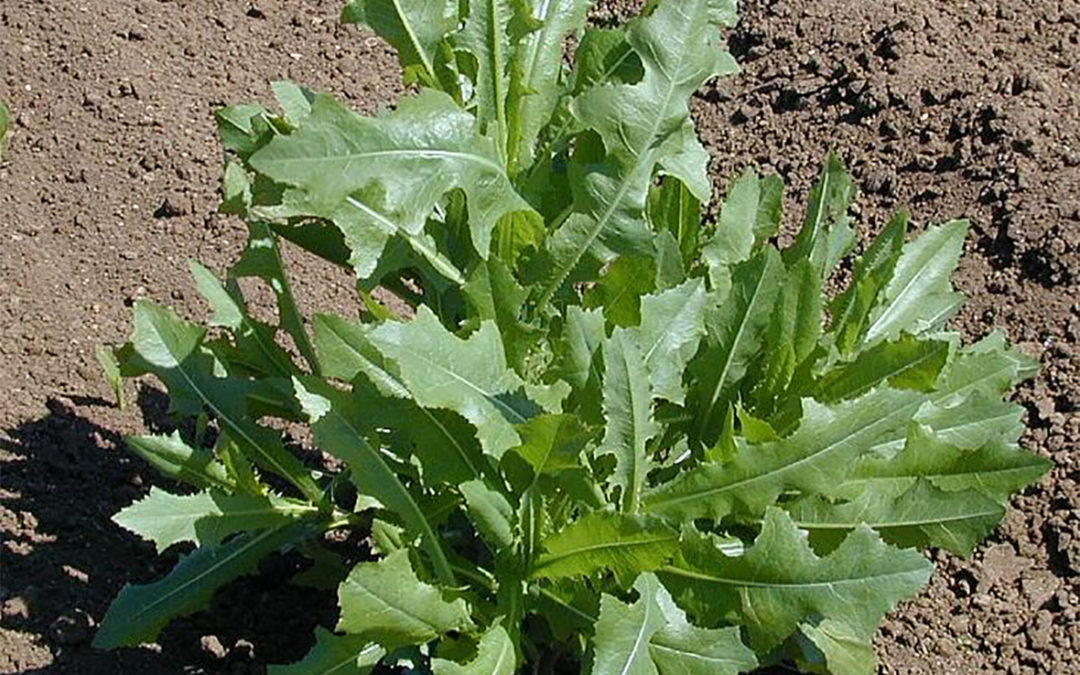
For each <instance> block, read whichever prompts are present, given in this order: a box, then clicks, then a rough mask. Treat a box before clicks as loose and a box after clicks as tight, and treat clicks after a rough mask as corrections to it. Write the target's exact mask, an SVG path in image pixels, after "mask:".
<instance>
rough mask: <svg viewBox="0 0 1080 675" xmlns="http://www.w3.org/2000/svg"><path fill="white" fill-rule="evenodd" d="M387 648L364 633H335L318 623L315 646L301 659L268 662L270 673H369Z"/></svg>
mask: <svg viewBox="0 0 1080 675" xmlns="http://www.w3.org/2000/svg"><path fill="white" fill-rule="evenodd" d="M385 655H386V650H385V649H383V648H382V647H380V646H379V645H375V644H370V643H368V641H367V640H365V639H364V638H363V637H361V636H356V635H335V634H333V633H331V632H330V631H328V630H326V629H325V628H323V627H322V626H316V627H315V646H314V647H312V648H311V651H309V652H308V653H307V656H305V657H304V658H303V659H302V660H300V661H297V662H296V663H293V664H290V665H287V666H269V667H268V668H267V673H269V675H367V673H369V672H371V670H372V669H373V668H374V667H375V666H377V665H378V664H379V661H381V660H382V658H383V656H385Z"/></svg>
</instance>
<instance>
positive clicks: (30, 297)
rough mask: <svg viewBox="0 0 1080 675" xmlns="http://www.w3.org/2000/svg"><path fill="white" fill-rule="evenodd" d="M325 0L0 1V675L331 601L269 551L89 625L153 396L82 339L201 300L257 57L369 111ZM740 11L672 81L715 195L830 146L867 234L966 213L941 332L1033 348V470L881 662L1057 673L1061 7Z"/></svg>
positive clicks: (1073, 349)
mask: <svg viewBox="0 0 1080 675" xmlns="http://www.w3.org/2000/svg"><path fill="white" fill-rule="evenodd" d="M339 4H340V3H339V0H302V1H300V0H293V1H291V2H286V1H285V0H260V1H258V2H256V3H249V2H239V1H237V0H172V1H171V2H170V1H168V0H111V1H109V2H105V1H103V0H82V2H55V3H45V2H41V1H40V0H4V1H3V2H2V3H0V71H2V80H0V99H5V100H7V101H9V102H10V103H11V105H12V108H13V110H14V112H15V116H16V119H17V124H16V128H15V135H14V138H13V139H12V142H11V147H10V149H9V152H8V153H7V154H6V155H5V156H4V159H3V163H2V164H0V214H3V216H4V217H5V220H6V222H5V226H6V227H5V228H4V233H3V234H2V235H0V236H2V237H3V241H2V244H0V391H6V392H8V393H7V396H6V398H5V399H4V401H3V402H2V403H0V462H2V465H0V466H2V471H3V475H2V488H0V531H2V532H3V537H4V541H3V544H2V548H0V555H2V559H0V573H2V576H0V609H2V619H3V621H2V627H0V673H16V672H39V673H46V672H48V673H90V674H99V673H100V674H104V673H129V672H140V673H146V674H148V675H149V674H155V673H182V672H184V673H199V672H202V673H247V672H253V673H257V672H263V665H262V664H265V663H272V662H282V661H289V660H292V659H295V658H298V657H300V656H301V655H302V654H303V653H304V652H305V651H306V649H307V646H308V641H309V637H308V636H309V634H310V629H311V627H312V626H313V625H315V624H316V623H319V622H323V623H326V622H328V621H331V620H332V617H333V599H332V597H331V596H330V595H328V594H320V593H317V592H314V591H310V590H305V589H299V588H296V587H292V586H289V585H287V584H284V583H282V580H283V579H285V578H287V576H288V573H289V571H290V561H288V560H273V561H270V562H269V563H268V564H267V565H265V566H264V569H263V571H262V574H260V575H259V576H257V577H253V578H250V579H245V580H242V581H240V582H237V583H236V584H233V585H232V586H230V587H229V588H227V589H226V590H224V591H223V592H222V593H220V594H219V595H218V598H217V599H216V600H215V607H214V608H213V610H212V611H210V612H204V613H201V614H198V615H196V616H193V617H190V618H187V619H184V620H180V621H177V622H176V623H175V624H174V625H173V626H172V627H170V628H169V629H168V630H167V631H166V632H165V633H164V634H163V636H162V638H161V641H160V645H158V646H154V647H148V648H142V649H134V650H124V651H121V652H116V653H108V654H102V653H97V652H94V651H93V650H91V649H90V647H89V638H90V637H91V635H92V632H93V626H94V625H95V622H96V620H97V619H99V618H100V617H101V616H102V614H103V613H104V610H105V608H106V606H107V604H108V602H109V600H110V598H111V597H112V596H113V595H114V594H115V592H116V591H117V590H118V589H119V588H120V586H122V585H123V584H124V583H127V582H135V583H139V582H144V581H147V580H149V579H152V578H154V577H155V576H157V575H159V574H160V573H162V572H163V571H165V570H166V569H168V568H169V567H170V566H171V565H172V564H173V562H174V560H173V559H171V558H170V557H169V556H165V557H163V558H158V557H157V556H155V555H154V552H153V549H152V547H151V546H150V545H148V544H146V543H144V542H141V541H138V540H136V539H135V538H134V537H132V536H131V535H129V534H127V533H125V532H123V531H121V530H120V529H119V528H118V527H116V526H114V525H113V524H112V523H111V522H110V521H109V516H110V515H111V514H112V513H114V512H115V511H116V510H117V509H118V508H120V507H122V506H124V505H126V504H127V503H129V502H130V501H132V500H133V499H135V498H136V497H138V496H139V495H140V494H142V493H143V492H145V491H146V490H147V489H148V486H149V485H150V484H151V483H153V482H154V481H156V480H158V479H157V478H155V476H154V474H153V473H152V472H151V471H150V470H149V469H148V468H147V467H146V466H145V465H143V464H141V463H140V462H138V461H135V460H133V459H131V458H129V457H128V456H127V455H126V454H125V453H124V452H123V451H122V450H121V449H120V448H119V447H118V438H119V435H121V434H123V433H128V432H132V431H135V430H139V429H141V428H144V427H143V425H144V424H149V425H151V426H152V427H155V426H160V425H161V424H163V422H162V421H161V420H162V419H163V415H162V412H163V409H164V402H163V400H162V397H161V395H160V394H159V393H157V392H156V391H155V390H154V389H150V388H146V389H143V390H141V391H140V392H139V395H138V401H137V403H138V405H134V406H130V407H129V409H128V410H126V411H123V412H121V411H119V410H117V409H115V408H114V407H113V406H112V404H111V403H110V401H109V400H108V399H109V398H110V397H109V395H108V393H107V389H106V386H105V384H104V382H103V381H102V379H101V377H100V376H99V375H98V371H97V368H96V366H95V364H94V358H93V346H94V344H95V343H98V342H110V343H115V342H119V341H121V340H123V338H124V337H126V334H127V332H128V326H129V319H130V314H129V309H128V307H129V306H130V305H131V304H132V302H133V301H134V299H136V298H138V297H141V296H148V297H153V298H155V299H157V300H160V301H163V302H167V303H169V304H171V305H173V306H175V307H177V308H178V309H180V310H181V311H183V312H187V313H189V314H190V315H193V316H200V315H201V313H202V312H204V311H205V309H204V308H203V307H202V305H201V303H200V302H199V301H198V299H197V298H196V297H194V293H193V292H192V286H191V284H190V283H189V281H188V277H187V271H186V262H185V261H186V259H187V258H198V259H200V260H202V261H203V262H205V263H207V264H209V265H210V266H212V267H214V268H216V269H218V270H220V269H222V268H223V266H224V265H225V263H226V262H227V261H228V260H229V259H230V258H231V257H232V256H233V254H234V253H235V252H236V251H237V247H238V246H239V244H240V242H241V239H242V228H241V226H240V225H239V223H237V222H235V221H233V220H231V219H228V218H224V217H221V216H219V215H217V214H216V213H215V207H216V201H217V195H216V188H217V180H218V174H219V170H220V150H219V147H218V145H217V141H216V139H215V134H214V130H213V125H212V121H211V111H212V110H213V108H214V107H216V106H219V105H222V104H225V103H231V102H239V101H246V100H254V99H268V98H269V89H268V87H267V86H266V83H267V81H269V80H273V79H280V78H290V79H294V80H296V81H298V82H300V83H302V84H304V85H306V86H308V87H310V88H313V89H317V90H324V91H331V92H334V93H336V94H338V95H340V96H343V97H345V98H347V99H349V100H350V101H351V102H352V104H353V105H355V106H357V107H359V108H362V109H365V110H372V109H373V108H374V106H376V105H377V104H379V103H384V102H389V101H391V100H392V99H393V97H394V96H395V95H396V94H397V89H398V88H397V74H396V70H395V66H394V61H393V55H392V54H391V53H390V52H389V51H388V50H387V49H386V48H385V47H384V46H383V45H382V44H381V43H379V42H378V41H377V40H375V39H374V38H372V37H371V35H370V34H368V33H366V32H364V31H361V30H357V29H354V28H345V27H340V26H338V25H337V22H336V17H337V12H338V8H339ZM743 4H744V7H743V12H742V14H743V22H742V24H741V26H740V27H739V28H738V29H737V30H736V31H734V33H733V35H732V46H733V49H734V51H735V52H736V55H737V56H738V57H739V58H740V60H741V61H742V62H743V63H744V65H745V73H744V74H743V75H742V76H739V77H736V78H731V79H728V80H724V81H722V82H720V83H718V84H716V85H715V86H712V87H710V88H708V89H707V90H706V91H704V92H703V93H702V94H701V95H700V96H699V97H698V99H697V100H696V103H695V112H696V114H697V117H698V119H699V121H700V125H701V134H702V137H703V138H704V140H705V141H706V143H707V145H708V147H709V149H710V150H711V152H712V154H713V156H714V158H715V175H716V176H717V177H718V180H717V185H718V189H719V190H722V189H723V187H724V184H725V182H726V178H727V177H728V176H729V175H731V174H732V173H733V172H735V171H737V170H739V169H740V168H742V167H744V166H746V165H748V164H756V165H758V166H760V167H762V168H764V169H766V170H773V171H777V172H779V173H780V174H782V175H783V176H784V178H785V179H786V180H787V181H788V183H789V185H790V186H791V190H790V195H791V198H792V200H791V203H790V206H791V208H792V214H793V217H795V215H796V214H797V213H798V207H797V206H796V204H798V203H799V202H801V201H802V199H803V197H804V196H805V193H806V191H807V189H808V187H809V185H810V183H811V181H812V180H813V177H814V175H815V173H816V171H817V167H818V165H819V163H820V161H821V159H822V158H823V157H824V155H825V154H826V153H827V152H828V151H829V150H837V151H839V152H840V153H841V154H842V155H843V156H844V158H845V159H846V160H847V161H848V163H849V165H850V167H851V169H852V171H853V173H854V175H855V177H856V179H857V182H858V184H859V186H860V187H861V189H862V192H863V195H862V198H861V201H860V207H861V210H860V211H859V212H858V214H857V218H856V220H857V222H858V224H859V225H860V227H861V228H862V229H863V231H864V232H867V233H869V232H871V231H873V230H874V229H876V228H877V227H879V226H881V225H882V224H883V223H884V220H885V218H886V217H887V215H888V214H889V212H890V211H891V210H893V209H895V208H898V207H901V206H906V207H908V208H909V209H910V210H911V211H912V212H913V215H914V217H915V219H916V221H917V222H922V223H924V222H927V221H936V220H942V219H947V218H952V217H967V218H970V219H971V221H972V223H973V228H972V235H971V237H970V240H969V246H968V256H967V257H966V258H965V260H964V262H963V264H962V267H961V271H960V274H959V276H958V283H959V285H960V286H961V287H962V288H963V289H964V290H965V291H966V292H967V293H968V294H969V295H970V297H971V302H970V304H969V305H968V307H967V309H966V310H965V312H964V314H963V315H962V317H961V319H960V321H959V326H960V327H961V328H962V329H963V330H964V332H965V333H966V334H967V335H968V337H975V336H978V335H980V334H983V333H984V332H986V331H988V330H990V329H991V328H999V329H1001V330H1004V331H1005V332H1006V333H1007V334H1008V335H1009V337H1010V338H1011V339H1012V340H1013V341H1014V342H1016V343H1019V344H1020V345H1021V347H1022V348H1023V349H1024V350H1026V351H1028V352H1030V353H1032V354H1034V355H1036V356H1038V358H1039V359H1040V360H1041V362H1042V364H1043V368H1042V371H1041V373H1040V375H1039V377H1038V379H1037V380H1036V381H1035V382H1034V383H1033V384H1030V385H1027V386H1025V387H1023V388H1022V389H1021V390H1020V391H1019V392H1018V394H1017V398H1018V400H1019V401H1020V402H1021V403H1023V404H1024V405H1025V406H1026V407H1027V408H1028V410H1029V422H1030V425H1031V429H1030V432H1029V434H1028V436H1027V439H1026V442H1027V444H1028V446H1029V447H1031V448H1033V449H1035V450H1036V451H1038V452H1040V453H1042V454H1044V455H1046V456H1048V457H1051V458H1052V459H1054V460H1055V462H1056V464H1057V468H1056V469H1055V470H1054V471H1053V473H1052V474H1051V475H1050V476H1049V477H1047V478H1046V479H1045V480H1044V481H1043V482H1042V483H1041V484H1040V485H1039V486H1037V487H1033V488H1031V489H1030V490H1028V491H1027V492H1026V493H1025V494H1024V495H1022V496H1020V497H1018V498H1017V499H1016V500H1015V509H1014V510H1013V511H1012V513H1011V514H1010V515H1009V516H1008V518H1007V519H1006V521H1005V523H1004V524H1003V526H1002V527H1001V528H1000V529H999V531H998V532H997V533H996V534H995V535H994V536H993V537H992V538H991V540H990V541H989V542H987V544H986V545H984V546H983V548H982V549H981V550H980V552H979V553H978V554H976V556H975V557H974V558H973V559H972V560H970V561H961V560H957V559H955V558H953V557H951V556H945V555H940V556H935V558H936V560H937V562H938V563H939V572H938V574H937V575H936V576H935V578H934V581H933V582H932V583H931V584H930V586H929V588H928V589H927V590H926V592H924V593H923V595H922V596H921V597H920V598H919V599H917V600H915V601H913V602H911V603H908V604H907V605H906V606H905V607H903V608H902V609H901V610H900V611H899V612H897V613H896V614H895V615H894V616H892V617H891V618H890V619H889V620H888V621H887V623H886V624H885V626H884V628H883V629H882V631H881V635H880V639H879V640H878V646H879V653H880V655H881V672H883V673H935V674H938V675H940V674H943V673H982V672H1007V673H1029V672H1030V673H1036V672H1037V673H1073V672H1080V626H1078V624H1077V613H1078V610H1080V597H1078V595H1080V585H1078V576H1077V575H1078V574H1080V519H1077V518H1076V517H1075V510H1076V508H1077V507H1078V505H1080V491H1078V486H1077V480H1078V478H1080V469H1078V467H1077V459H1078V456H1077V451H1076V446H1075V442H1076V440H1077V438H1078V436H1080V416H1078V415H1077V412H1076V409H1075V408H1076V401H1077V391H1078V387H1077V385H1078V377H1080V374H1078V365H1080V364H1078V359H1077V350H1078V345H1077V340H1078V338H1080V302H1078V301H1077V299H1076V293H1077V290H1078V288H1077V286H1078V284H1080V251H1078V248H1080V98H1078V92H1080V72H1078V71H1077V69H1076V64H1077V63H1078V62H1080V44H1078V42H1080V27H1078V22H1080V2H1077V0H1061V1H1054V0H1028V2H1024V3H1015V2H1008V1H1006V0H1000V1H989V0H987V1H978V2H976V1H969V2H961V1H960V0H956V1H953V2H935V1H934V0H903V1H895V2H884V3H870V2H863V1H861V0H823V1H819V2H814V3H811V2H794V1H792V0H779V1H777V0H774V1H772V2H767V1H764V0H756V1H749V0H747V1H746V2H744V3H743ZM619 6H621V4H620V3H608V7H619ZM603 12H604V13H607V14H611V13H618V12H612V10H610V9H604V10H603ZM598 14H599V12H598ZM299 264H300V266H301V270H300V274H301V275H304V274H306V275H307V278H310V279H311V280H312V281H310V282H309V283H307V284H305V288H304V289H302V291H303V295H304V297H305V298H306V300H307V302H308V303H309V306H317V305H318V306H326V305H327V304H330V305H337V304H340V303H343V302H346V301H347V297H348V287H349V283H348V280H347V279H341V278H339V277H334V276H331V275H328V274H326V273H325V271H324V270H323V268H321V267H318V266H313V265H309V264H308V263H305V262H301V263H299ZM131 393H134V392H131ZM144 420H145V421H144Z"/></svg>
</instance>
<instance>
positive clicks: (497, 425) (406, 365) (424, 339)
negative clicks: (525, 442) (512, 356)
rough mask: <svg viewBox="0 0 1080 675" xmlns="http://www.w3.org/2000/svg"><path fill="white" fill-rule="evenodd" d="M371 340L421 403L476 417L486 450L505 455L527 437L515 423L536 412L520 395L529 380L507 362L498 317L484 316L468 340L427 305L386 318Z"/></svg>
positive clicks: (371, 335)
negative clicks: (401, 318)
mask: <svg viewBox="0 0 1080 675" xmlns="http://www.w3.org/2000/svg"><path fill="white" fill-rule="evenodd" d="M368 340H369V341H370V342H371V344H373V345H374V346H375V348H376V349H378V350H379V352H380V353H381V354H382V355H383V356H384V357H385V358H387V359H388V360H390V361H391V362H392V363H393V364H394V366H395V368H396V370H397V371H398V373H399V374H400V378H401V381H402V382H404V383H405V385H406V386H407V387H408V389H409V392H410V394H411V395H412V397H413V399H414V400H415V401H416V402H417V403H418V404H420V405H421V406H424V407H428V408H447V409H449V410H453V411H455V412H457V413H459V414H461V416H462V417H464V418H465V419H467V420H469V421H470V422H472V423H473V425H475V426H476V429H477V431H478V432H479V435H480V442H481V444H482V445H483V448H484V452H486V453H489V454H491V455H492V456H493V457H495V458H499V457H501V456H502V454H503V452H505V451H506V450H507V449H509V448H512V447H514V446H516V445H519V444H520V443H521V439H520V438H519V437H518V435H517V432H516V431H515V430H514V425H515V424H522V423H524V422H525V421H527V420H528V419H529V417H531V416H532V414H531V412H530V406H529V405H526V403H527V402H526V401H522V400H521V399H520V396H519V390H520V389H521V388H522V385H523V384H524V383H523V381H522V380H521V378H519V377H518V376H517V375H516V374H515V373H514V371H512V370H510V369H509V368H508V367H507V365H506V357H505V355H504V352H503V346H502V340H501V339H500V336H499V330H498V328H496V326H495V324H494V323H493V322H491V321H484V322H483V323H481V325H480V329H479V330H478V331H476V332H475V333H473V334H472V335H471V336H470V337H469V338H468V339H467V340H462V339H460V338H458V337H456V336H454V335H453V334H452V333H450V332H449V331H447V330H446V329H445V328H443V326H442V324H441V323H439V320H438V318H436V316H435V314H434V313H433V312H431V310H429V309H428V308H427V307H426V306H422V307H420V309H419V311H418V312H417V314H416V317H415V318H414V319H413V320H412V321H410V322H408V323H395V322H387V323H383V324H382V325H380V326H379V327H377V328H376V329H374V330H372V331H371V332H370V333H368ZM532 406H533V407H535V404H532ZM536 412H538V411H536Z"/></svg>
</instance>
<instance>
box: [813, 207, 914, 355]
mask: <svg viewBox="0 0 1080 675" xmlns="http://www.w3.org/2000/svg"><path fill="white" fill-rule="evenodd" d="M907 224H908V214H907V213H906V212H903V211H901V212H900V213H897V214H896V215H895V216H893V218H892V220H890V221H889V224H888V225H886V226H885V229H883V230H882V231H881V234H879V235H878V236H877V237H876V238H875V239H874V241H873V242H872V243H871V244H870V246H869V247H868V248H867V249H866V253H864V254H863V256H862V257H861V258H859V261H858V262H857V263H856V264H855V271H854V272H853V273H852V275H851V283H850V284H849V285H848V287H847V288H846V289H845V290H844V292H843V293H841V294H840V295H838V296H836V298H835V299H834V300H833V302H832V304H831V305H830V307H829V313H830V314H831V315H832V317H833V319H832V326H831V328H830V330H831V331H832V333H833V334H834V335H835V336H836V346H837V348H838V349H839V350H840V352H841V353H842V354H847V353H849V352H851V351H852V350H853V349H854V348H855V347H856V346H857V345H858V344H859V341H860V340H861V339H862V337H863V333H864V332H865V330H866V321H867V319H868V318H869V316H870V311H871V310H872V309H873V308H874V305H875V303H876V302H877V300H878V297H879V296H880V295H881V292H882V291H883V290H884V289H885V285H886V284H887V283H889V279H891V278H892V275H893V270H894V269H895V268H896V261H897V260H898V259H899V258H900V251H901V249H902V248H903V245H904V235H905V234H906V233H907Z"/></svg>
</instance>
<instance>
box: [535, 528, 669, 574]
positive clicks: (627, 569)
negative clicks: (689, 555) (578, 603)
mask: <svg viewBox="0 0 1080 675" xmlns="http://www.w3.org/2000/svg"><path fill="white" fill-rule="evenodd" d="M678 542H679V533H678V532H677V531H675V530H674V529H672V528H671V527H669V526H667V525H665V524H664V523H663V522H662V521H660V520H658V519H656V518H646V517H642V516H633V515H627V514H624V513H615V512H611V511H593V512H592V513H589V514H588V515H586V516H584V517H583V518H581V519H579V520H576V521H574V522H573V523H571V524H570V525H569V526H567V527H566V528H565V529H563V530H561V531H559V532H557V533H556V534H554V535H552V536H550V537H548V538H547V539H545V540H544V541H543V545H544V549H545V551H546V552H545V553H544V554H543V555H541V556H540V557H539V559H538V560H537V561H536V564H535V565H534V567H533V569H532V578H534V579H557V578H560V577H569V576H588V575H591V574H593V573H595V572H599V571H601V570H611V571H612V572H614V574H615V576H616V578H618V579H621V580H624V581H629V580H630V579H633V578H635V577H636V576H637V575H638V573H640V572H646V571H650V570H655V569H659V568H660V567H662V566H663V565H664V564H666V563H667V561H668V560H670V559H671V556H672V555H674V553H675V551H676V550H677V548H678Z"/></svg>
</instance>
